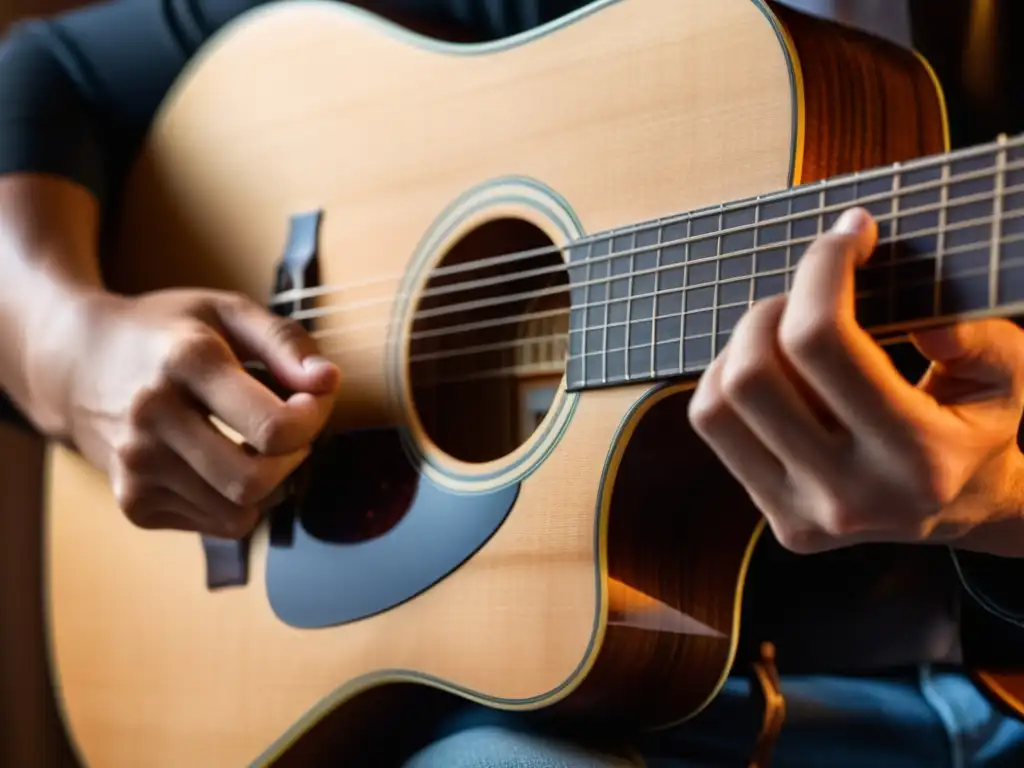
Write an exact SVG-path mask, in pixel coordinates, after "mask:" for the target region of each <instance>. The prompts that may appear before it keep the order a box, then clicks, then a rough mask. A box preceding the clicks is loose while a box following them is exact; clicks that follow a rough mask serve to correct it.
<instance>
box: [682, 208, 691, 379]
mask: <svg viewBox="0 0 1024 768" xmlns="http://www.w3.org/2000/svg"><path fill="white" fill-rule="evenodd" d="M692 234H693V219H688V220H687V222H686V243H685V245H684V246H683V287H682V295H681V296H680V297H679V309H680V311H681V312H682V314H681V315H680V316H679V370H681V371H685V370H686V312H687V308H686V291H687V287H688V286H689V284H690V236H691V235H692Z"/></svg>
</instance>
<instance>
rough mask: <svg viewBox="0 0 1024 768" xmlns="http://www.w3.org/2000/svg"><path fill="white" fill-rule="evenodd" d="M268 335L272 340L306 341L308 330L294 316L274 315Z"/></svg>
mask: <svg viewBox="0 0 1024 768" xmlns="http://www.w3.org/2000/svg"><path fill="white" fill-rule="evenodd" d="M267 335H268V336H269V337H270V339H271V341H276V342H283V343H286V344H291V343H297V342H304V341H305V340H306V339H307V334H306V330H305V329H304V328H303V327H302V324H301V323H300V322H299V321H298V320H296V319H295V318H293V317H286V316H283V315H274V318H273V319H272V320H271V322H270V325H269V327H268V328H267Z"/></svg>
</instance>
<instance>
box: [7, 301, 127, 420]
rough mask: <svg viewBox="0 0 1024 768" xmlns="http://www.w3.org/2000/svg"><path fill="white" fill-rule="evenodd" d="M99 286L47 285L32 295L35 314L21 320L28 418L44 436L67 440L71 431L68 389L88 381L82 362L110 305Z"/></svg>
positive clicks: (87, 354)
mask: <svg viewBox="0 0 1024 768" xmlns="http://www.w3.org/2000/svg"><path fill="white" fill-rule="evenodd" d="M115 298H116V297H114V296H113V295H112V294H110V293H108V292H107V291H106V290H104V289H103V288H102V287H100V286H96V285H93V284H83V283H79V282H62V281H48V282H47V284H46V285H45V286H41V287H40V289H39V290H38V291H36V292H35V293H34V297H33V301H34V302H35V303H36V305H35V310H36V311H35V312H31V313H28V314H27V315H26V321H25V327H23V329H22V332H21V337H22V339H23V340H24V344H23V346H22V349H23V353H22V355H23V360H22V365H23V371H24V380H25V385H26V394H27V402H26V404H25V405H26V408H27V411H28V416H29V418H31V419H32V421H33V422H35V424H36V426H37V428H38V429H40V430H41V431H42V432H43V433H44V434H46V435H48V436H50V437H52V438H57V439H63V438H67V437H68V436H69V434H70V429H71V417H72V409H71V403H72V397H71V391H70V390H71V386H72V384H73V383H74V382H75V381H76V380H81V379H82V377H85V378H86V379H87V378H89V375H88V371H85V370H84V369H83V365H82V364H83V362H84V361H85V360H86V359H87V358H88V357H89V355H90V352H89V350H90V348H91V347H92V346H93V344H91V343H90V340H91V337H92V336H93V334H94V329H95V328H96V325H97V316H98V315H99V314H101V312H103V311H104V310H103V307H104V306H106V305H108V304H109V303H111V301H112V300H114V299H115Z"/></svg>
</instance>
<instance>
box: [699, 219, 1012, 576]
mask: <svg viewBox="0 0 1024 768" xmlns="http://www.w3.org/2000/svg"><path fill="white" fill-rule="evenodd" d="M876 239H877V226H876V225H875V222H874V221H873V220H872V219H871V217H870V215H869V214H868V213H867V212H866V211H863V210H862V209H853V210H851V211H847V212H846V213H845V214H844V215H843V217H841V218H840V220H839V221H838V222H836V225H835V227H834V228H833V230H832V231H831V232H830V233H828V234H826V235H823V236H822V237H820V238H818V239H817V240H816V241H815V243H814V244H813V245H812V246H811V247H810V248H809V249H808V251H807V253H806V254H805V256H804V257H803V259H802V261H801V263H800V265H799V267H798V269H797V271H796V274H795V277H794V282H793V290H792V291H791V293H790V294H789V295H788V296H780V297H775V298H771V299H767V300H765V301H762V302H760V303H758V304H757V305H755V306H754V307H753V309H751V310H750V311H749V312H748V313H747V314H746V315H745V316H744V318H743V319H742V321H741V322H740V324H739V325H738V327H737V328H736V330H735V331H734V332H733V335H732V338H731V340H730V341H729V343H728V345H727V346H726V348H725V349H724V350H723V351H722V353H721V355H719V357H718V358H717V359H716V360H715V362H714V363H713V364H712V365H711V367H710V368H709V369H708V370H707V371H706V372H705V374H704V376H703V378H702V379H701V381H700V383H699V385H698V387H697V390H696V392H695V393H694V396H693V399H692V402H691V409H690V418H691V421H692V423H693V425H694V427H695V429H696V430H697V431H698V432H699V433H700V435H701V436H702V437H703V438H704V439H705V440H706V441H707V442H708V444H709V445H710V446H711V448H712V449H713V450H714V451H715V453H716V454H717V455H718V457H719V458H720V459H721V460H722V462H723V463H724V464H725V465H726V466H727V467H728V469H729V470H730V471H731V472H732V474H733V475H734V476H735V477H736V478H737V479H738V480H739V481H740V482H741V483H742V484H743V485H744V486H745V488H746V489H747V491H748V492H749V494H750V496H751V497H752V498H753V500H754V501H755V503H756V504H757V505H758V507H759V508H760V509H761V511H762V512H763V513H764V515H765V516H766V518H767V520H768V523H769V525H770V526H771V528H772V530H773V532H774V534H775V536H776V538H777V539H778V540H779V542H780V543H781V544H782V545H783V546H785V547H787V548H789V549H791V550H793V551H796V552H802V553H812V552H820V551H824V550H828V549H834V548H838V547H843V546H848V545H852V544H858V543H864V542H915V543H916V542H920V543H942V544H951V545H955V546H958V547H963V548H969V549H977V550H980V551H988V552H991V553H993V554H1003V555H1006V556H1024V533H1022V532H1021V531H1022V529H1024V519H1022V518H1024V457H1022V455H1021V452H1020V450H1019V448H1018V446H1017V430H1018V426H1019V424H1020V421H1021V410H1022V406H1024V332H1022V331H1021V330H1020V329H1019V328H1018V327H1017V326H1016V325H1014V324H1012V323H1010V322H1006V321H983V322H972V323H964V324H958V325H955V326H950V327H946V328H942V329H939V330H930V331H927V332H924V333H919V334H917V335H915V336H914V337H913V341H914V343H915V345H916V346H917V348H918V349H919V350H920V351H921V352H922V353H923V354H924V355H925V356H926V357H927V358H928V359H929V360H930V361H931V366H930V368H929V370H928V372H927V374H926V375H925V376H924V378H923V379H922V380H921V381H920V382H918V383H917V384H916V385H915V384H912V383H908V382H907V381H906V379H904V378H903V377H902V376H901V375H900V374H899V373H898V372H897V370H896V368H895V367H894V366H893V364H892V363H891V362H890V360H889V357H888V355H887V354H886V353H885V351H884V350H883V349H882V348H881V347H879V346H878V345H877V344H876V343H875V341H874V340H873V339H872V338H871V337H870V336H869V335H868V334H867V332H865V331H864V330H863V329H862V328H861V327H860V326H859V325H858V324H857V322H856V320H855V318H854V291H853V284H854V279H853V278H854V269H855V267H856V266H857V265H859V264H862V263H863V262H865V261H866V260H867V259H868V258H869V257H870V255H871V252H872V250H873V248H874V245H875V242H876Z"/></svg>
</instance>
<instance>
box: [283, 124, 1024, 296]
mask: <svg viewBox="0 0 1024 768" xmlns="http://www.w3.org/2000/svg"><path fill="white" fill-rule="evenodd" d="M1022 142H1024V135H1022V136H1021V137H1019V138H1018V139H1014V140H1013V143H1012V144H1006V145H996V146H997V148H996V149H985V150H978V152H979V153H983V152H985V151H991V152H993V153H995V152H997V151H1000V152H1001V151H1006V150H1008V149H1010V148H1013V147H1015V146H1017V145H1018V144H1019V143H1022ZM968 157H969V156H968ZM944 158H947V156H939V157H938V159H932V158H928V159H927V160H928V161H929V165H938V166H940V167H941V166H943V165H949V164H951V163H952V162H956V161H957V160H961V159H966V158H961V157H959V156H957V157H955V158H952V157H949V158H948V159H944ZM1021 169H1024V160H1018V161H1015V162H1009V163H1002V164H1000V165H996V166H993V167H988V168H984V169H978V170H974V171H969V172H961V173H958V174H957V175H955V176H948V177H943V178H940V179H933V180H929V181H925V182H921V183H919V184H912V185H910V186H901V187H900V188H899V189H898V190H897V189H890V190H887V191H885V192H879V193H876V194H874V195H866V196H861V197H858V198H857V199H856V200H851V201H845V202H839V203H835V204H832V205H829V206H819V207H816V208H815V209H813V210H809V211H798V212H792V211H791V212H790V213H788V214H787V215H785V216H780V217H777V218H773V219H767V220H763V221H757V222H753V223H750V224H743V225H737V226H735V227H731V228H729V229H721V230H718V231H715V232H707V233H702V234H700V235H690V236H687V237H683V238H678V239H676V240H672V241H667V242H661V243H655V244H649V245H645V246H640V247H636V248H631V249H628V250H624V251H619V252H616V253H609V254H601V255H599V256H590V257H588V258H586V259H583V260H581V261H578V262H575V263H572V264H570V265H569V266H571V267H585V266H587V265H588V264H595V263H600V262H602V261H608V260H611V259H614V258H619V257H625V256H630V255H635V254H639V253H644V252H647V251H654V250H657V249H659V248H665V247H672V246H674V245H690V244H692V243H695V242H700V241H702V240H708V239H711V238H719V237H728V236H730V235H733V234H740V233H743V232H749V231H755V230H760V229H763V228H765V227H770V226H777V225H780V224H788V223H792V222H796V221H802V220H806V219H810V218H815V217H818V216H825V215H828V214H830V213H839V212H841V211H842V210H845V209H846V208H849V207H851V206H854V205H858V206H866V205H871V204H872V203H875V202H889V201H891V200H894V199H895V200H900V199H903V198H906V197H909V196H910V195H913V194H917V193H920V192H926V191H934V190H937V189H941V188H942V187H948V186H951V185H957V184H961V183H963V182H967V181H974V180H988V179H994V178H995V177H996V176H997V175H999V174H1006V173H1010V172H1013V171H1017V170H1021ZM916 170H919V168H918V166H916V165H914V164H913V163H905V164H896V165H893V166H887V167H885V168H883V169H876V170H875V171H869V172H865V173H862V174H849V175H847V176H840V177H834V178H830V179H824V180H822V181H821V182H817V183H812V184H806V185H802V186H798V187H793V188H790V189H787V190H782V191H780V192H775V193H771V194H768V195H764V196H758V197H755V198H749V199H747V200H740V201H734V202H730V203H722V204H721V205H717V206H709V207H706V208H702V209H698V210H696V211H691V212H688V213H684V214H673V215H671V216H668V217H665V218H661V219H654V220H652V221H650V222H644V223H642V224H636V225H632V227H629V228H622V229H615V230H607V231H604V232H599V233H595V234H593V235H589V236H586V237H583V238H580V239H578V240H575V241H573V242H571V243H567V244H565V245H561V246H555V245H552V246H545V247H540V248H534V249H530V250H526V251H518V252H513V253H507V254H501V255H497V256H491V257H486V258H483V259H477V260H474V261H471V262H466V263H464V264H455V265H449V266H441V267H438V268H436V269H434V270H432V271H431V277H433V278H438V277H444V276H447V275H450V274H455V273H462V272H467V271H474V270H478V269H484V268H486V267H491V266H497V265H503V264H508V263H512V262H515V261H521V260H524V259H530V258H536V257H538V256H543V255H554V254H559V255H561V254H562V253H563V252H564V251H565V250H572V249H573V248H577V249H578V248H579V247H580V246H582V245H593V244H595V243H601V242H604V241H609V240H611V239H614V238H615V237H621V236H623V235H626V234H632V233H634V232H636V233H640V232H645V231H651V230H655V229H664V228H665V227H667V226H669V225H671V224H672V223H680V224H681V223H692V222H693V221H694V220H698V219H702V218H707V217H712V216H714V217H720V216H724V215H725V214H728V213H733V212H735V211H740V210H747V209H750V208H752V207H760V206H764V205H767V204H770V203H774V202H792V200H793V199H796V198H799V197H802V196H804V195H811V194H814V195H819V196H820V195H822V194H823V193H824V192H827V191H828V190H829V189H830V188H833V187H841V186H847V185H851V186H853V187H854V188H856V186H857V185H859V184H863V183H865V182H866V181H870V180H872V178H873V177H875V176H877V177H878V178H883V179H884V178H885V177H886V176H887V175H888V174H895V173H899V174H902V175H905V174H907V173H911V172H913V171H916ZM1010 193H1011V192H1010V191H1009V190H1004V194H1010ZM954 201H955V202H956V203H960V202H961V200H960V199H958V198H954ZM913 210H916V209H911V211H913ZM567 268H568V267H567V265H566V264H565V263H564V262H562V263H559V264H555V265H551V266H549V267H545V268H544V269H546V270H548V272H550V273H557V272H561V271H564V270H565V269H567ZM404 277H405V274H404V273H402V274H395V275H391V276H387V277H379V278H373V279H372V280H366V281H362V282H358V283H348V284H337V285H327V286H314V287H311V288H301V289H291V290H286V291H281V292H279V293H275V294H272V295H271V297H270V304H271V306H277V305H279V304H285V303H289V302H294V301H298V300H302V299H309V298H316V297H318V296H323V295H326V294H329V293H335V292H340V291H347V290H353V289H357V288H366V287H369V286H372V285H376V284H381V283H391V282H400V281H401V280H402V279H404ZM495 279H497V280H499V281H500V280H502V279H505V280H517V279H522V274H513V275H503V276H501V277H500V278H489V280H490V281H491V282H489V283H488V284H494V283H493V280H495ZM499 284H500V283H499ZM457 286H467V284H466V283H459V284H457ZM449 287H450V286H445V287H444V288H449ZM452 287H454V286H452ZM430 291H438V293H444V292H447V291H446V290H439V289H438V288H433V289H428V290H427V291H425V292H423V294H421V295H422V296H423V297H426V296H429V295H437V294H431V293H430ZM390 298H391V297H390V296H388V297H384V298H382V299H381V301H389V300H390Z"/></svg>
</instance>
